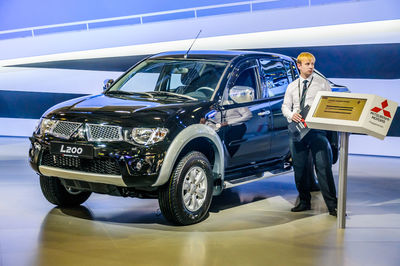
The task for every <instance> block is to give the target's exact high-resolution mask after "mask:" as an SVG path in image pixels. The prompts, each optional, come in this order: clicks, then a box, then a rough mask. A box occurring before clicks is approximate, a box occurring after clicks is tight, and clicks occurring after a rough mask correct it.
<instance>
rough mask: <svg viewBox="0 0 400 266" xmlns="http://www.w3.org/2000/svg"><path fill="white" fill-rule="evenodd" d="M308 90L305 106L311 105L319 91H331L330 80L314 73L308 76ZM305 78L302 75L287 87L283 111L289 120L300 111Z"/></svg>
mask: <svg viewBox="0 0 400 266" xmlns="http://www.w3.org/2000/svg"><path fill="white" fill-rule="evenodd" d="M307 80H308V82H307V87H308V89H307V91H306V99H305V102H304V106H307V105H309V106H311V105H312V103H313V101H314V99H315V96H316V95H317V92H318V91H331V86H330V85H329V82H328V81H327V80H326V79H324V78H323V77H321V76H320V75H318V74H315V73H313V74H312V75H310V76H309V77H308V78H307ZM303 81H304V79H303V78H302V77H301V76H300V77H299V78H298V79H296V80H295V81H293V82H292V83H290V84H289V85H288V87H287V89H286V93H285V98H284V99H283V104H282V113H283V115H284V116H285V117H286V118H287V120H288V122H292V116H293V114H294V113H299V112H300V99H301V95H302V93H303V86H304V83H303Z"/></svg>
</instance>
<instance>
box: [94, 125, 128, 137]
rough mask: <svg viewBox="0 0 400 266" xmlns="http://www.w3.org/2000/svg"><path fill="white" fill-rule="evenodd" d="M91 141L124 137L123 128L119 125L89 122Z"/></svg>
mask: <svg viewBox="0 0 400 266" xmlns="http://www.w3.org/2000/svg"><path fill="white" fill-rule="evenodd" d="M87 126H88V129H89V132H88V133H89V134H88V140H89V141H119V140H123V138H122V129H121V127H119V126H107V125H96V124H87Z"/></svg>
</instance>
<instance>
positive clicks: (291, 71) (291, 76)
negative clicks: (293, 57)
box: [283, 60, 297, 83]
mask: <svg viewBox="0 0 400 266" xmlns="http://www.w3.org/2000/svg"><path fill="white" fill-rule="evenodd" d="M283 64H284V65H285V68H286V74H287V77H288V80H289V83H290V82H292V81H293V80H295V79H296V78H297V77H295V73H296V72H295V71H297V69H296V67H295V66H294V65H293V63H292V62H289V61H286V60H283Z"/></svg>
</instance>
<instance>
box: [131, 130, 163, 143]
mask: <svg viewBox="0 0 400 266" xmlns="http://www.w3.org/2000/svg"><path fill="white" fill-rule="evenodd" d="M167 133H168V129H166V128H134V129H132V139H133V140H134V141H135V142H136V143H139V144H143V145H148V144H154V143H156V142H159V141H162V140H163V139H164V138H165V136H166V135H167Z"/></svg>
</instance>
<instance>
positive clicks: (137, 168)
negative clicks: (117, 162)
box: [136, 161, 143, 171]
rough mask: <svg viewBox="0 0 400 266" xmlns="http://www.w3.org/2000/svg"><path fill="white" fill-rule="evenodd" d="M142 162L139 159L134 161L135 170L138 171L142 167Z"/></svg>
mask: <svg viewBox="0 0 400 266" xmlns="http://www.w3.org/2000/svg"><path fill="white" fill-rule="evenodd" d="M142 166H143V165H142V162H141V161H139V162H137V163H136V170H138V171H140V169H142Z"/></svg>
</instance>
